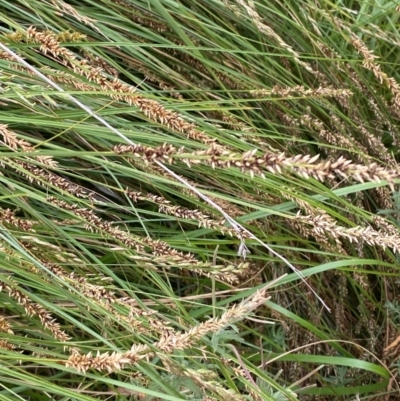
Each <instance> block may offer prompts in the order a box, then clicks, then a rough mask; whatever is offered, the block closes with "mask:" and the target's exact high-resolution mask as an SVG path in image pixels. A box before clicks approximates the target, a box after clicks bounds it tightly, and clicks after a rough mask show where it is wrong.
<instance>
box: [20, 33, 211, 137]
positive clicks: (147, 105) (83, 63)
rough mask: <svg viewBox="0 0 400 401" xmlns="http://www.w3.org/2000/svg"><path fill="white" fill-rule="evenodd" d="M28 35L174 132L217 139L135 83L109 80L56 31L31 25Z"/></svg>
mask: <svg viewBox="0 0 400 401" xmlns="http://www.w3.org/2000/svg"><path fill="white" fill-rule="evenodd" d="M27 37H28V38H29V39H31V40H34V41H36V42H38V43H40V51H41V52H42V53H43V54H47V53H50V54H52V55H53V56H54V57H57V58H59V59H60V62H61V63H62V64H64V65H66V66H67V67H70V68H71V69H72V70H73V71H74V72H75V73H76V74H79V75H82V76H84V77H86V78H87V79H88V80H89V81H91V82H95V83H96V84H97V85H99V86H100V87H101V89H102V90H104V91H106V92H111V94H110V95H109V96H110V97H111V98H112V99H115V100H118V101H124V102H126V103H128V104H130V105H134V106H136V107H138V108H139V109H140V110H141V111H142V112H143V113H144V115H145V116H146V117H147V118H149V119H151V120H153V121H157V122H159V123H160V124H162V125H165V126H167V127H168V128H169V129H171V130H173V131H175V132H180V133H184V134H186V135H188V136H189V137H190V138H192V139H195V140H199V141H201V142H204V143H206V144H209V143H213V142H215V140H214V139H213V138H211V137H209V136H208V135H206V134H204V133H203V132H201V131H199V130H198V129H197V128H196V126H195V124H194V123H192V122H188V121H186V120H185V119H184V118H182V117H181V116H180V115H179V114H178V113H177V112H175V111H171V110H168V109H166V108H165V107H164V106H163V105H162V104H161V103H159V102H158V101H157V100H155V99H152V98H149V97H145V96H144V95H143V94H139V93H138V92H137V90H136V88H135V87H133V86H131V85H128V84H126V83H124V82H122V81H121V80H119V79H118V78H114V79H113V80H109V79H108V77H107V76H106V74H104V72H103V69H102V68H101V67H97V68H93V67H91V66H90V64H89V62H88V61H87V60H78V58H77V57H76V55H75V54H74V53H73V52H71V51H70V50H68V49H66V48H64V47H62V46H61V45H60V43H59V42H58V40H57V38H56V35H54V34H53V33H51V32H38V31H37V30H36V29H35V28H33V27H30V28H28V30H27Z"/></svg>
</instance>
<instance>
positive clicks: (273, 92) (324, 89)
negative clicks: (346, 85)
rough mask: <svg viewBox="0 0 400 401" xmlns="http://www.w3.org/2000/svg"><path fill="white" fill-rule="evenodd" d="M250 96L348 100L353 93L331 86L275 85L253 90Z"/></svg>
mask: <svg viewBox="0 0 400 401" xmlns="http://www.w3.org/2000/svg"><path fill="white" fill-rule="evenodd" d="M250 94H251V95H253V96H256V97H281V98H284V99H286V98H291V97H294V98H298V97H300V98H319V97H334V98H342V97H344V98H348V97H350V96H351V95H352V94H353V93H352V92H351V90H349V89H341V88H339V89H337V88H334V87H333V86H319V87H318V88H309V89H307V88H305V87H304V86H302V85H297V86H289V87H282V86H279V85H275V86H274V87H273V88H272V89H254V90H251V91H250Z"/></svg>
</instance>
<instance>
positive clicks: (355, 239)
mask: <svg viewBox="0 0 400 401" xmlns="http://www.w3.org/2000/svg"><path fill="white" fill-rule="evenodd" d="M295 218H296V220H297V221H303V222H304V223H305V224H308V225H310V226H312V227H313V229H314V230H315V231H316V232H320V233H321V234H324V235H328V236H329V237H331V238H333V239H346V240H348V241H349V242H351V243H355V244H358V243H366V244H368V245H370V246H377V247H379V248H382V249H386V248H389V249H392V250H393V251H394V252H399V251H400V235H398V234H388V233H385V232H381V231H376V230H374V229H373V228H372V227H371V226H366V227H360V226H355V227H350V228H346V227H343V226H340V225H338V224H337V223H336V221H335V220H333V219H329V220H327V219H326V218H325V216H315V215H314V216H313V215H301V214H300V213H298V214H297V215H296V217H295Z"/></svg>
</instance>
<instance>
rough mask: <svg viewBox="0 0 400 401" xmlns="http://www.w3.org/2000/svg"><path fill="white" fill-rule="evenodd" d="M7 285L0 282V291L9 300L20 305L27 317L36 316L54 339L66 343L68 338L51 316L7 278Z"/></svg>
mask: <svg viewBox="0 0 400 401" xmlns="http://www.w3.org/2000/svg"><path fill="white" fill-rule="evenodd" d="M8 281H9V283H10V284H8V283H5V282H4V281H0V291H5V292H7V293H8V296H9V297H10V298H13V299H15V300H16V302H17V303H18V304H19V305H21V306H22V307H23V308H24V309H25V312H26V314H27V315H28V316H37V317H38V318H39V320H40V322H41V324H42V325H43V327H44V328H45V329H46V330H49V331H50V332H51V333H52V334H53V336H54V338H55V339H56V340H58V341H61V342H68V340H70V337H69V336H68V335H67V334H66V333H65V332H64V331H63V330H61V326H60V324H59V323H57V322H56V320H55V319H54V318H53V316H52V315H51V314H50V313H49V312H48V311H47V310H46V309H45V308H44V307H43V306H41V305H39V304H37V303H34V302H32V301H31V300H30V299H29V297H28V296H26V295H25V294H24V293H23V292H22V291H20V290H19V289H18V287H17V285H16V284H15V283H13V281H12V280H11V279H10V278H9V279H8Z"/></svg>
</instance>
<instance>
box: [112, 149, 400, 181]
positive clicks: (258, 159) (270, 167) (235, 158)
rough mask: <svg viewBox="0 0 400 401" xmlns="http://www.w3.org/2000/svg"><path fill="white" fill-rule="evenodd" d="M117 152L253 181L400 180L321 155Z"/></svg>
mask: <svg viewBox="0 0 400 401" xmlns="http://www.w3.org/2000/svg"><path fill="white" fill-rule="evenodd" d="M113 151H114V152H115V153H117V154H131V155H132V156H134V157H137V158H140V159H142V160H143V161H145V162H146V163H151V162H155V161H159V162H166V163H170V164H172V163H174V162H176V161H177V160H181V161H183V162H185V163H186V164H187V165H188V167H191V165H198V164H205V165H209V166H210V167H211V168H213V169H215V168H238V169H240V170H241V171H242V172H243V173H247V174H249V175H250V176H251V177H254V176H255V175H259V176H261V177H265V174H264V172H265V171H268V172H270V173H272V174H277V173H278V174H281V173H282V172H283V171H289V172H292V173H295V174H297V175H299V176H301V177H304V178H305V179H309V178H310V177H312V178H314V179H317V180H319V181H324V180H326V179H335V178H339V179H346V180H348V179H353V180H355V181H358V182H361V183H363V182H366V181H370V182H381V181H384V180H385V181H387V182H388V184H389V186H390V187H391V188H393V187H394V180H395V179H398V178H400V171H398V170H397V169H387V168H385V167H381V166H379V165H378V164H376V163H371V164H369V165H363V164H356V163H353V161H351V160H348V159H345V158H344V157H339V158H338V159H337V160H326V161H321V162H319V163H318V162H317V161H318V158H319V155H316V156H311V155H296V156H291V157H287V156H286V155H285V154H284V153H280V154H276V153H272V152H267V153H264V154H262V155H260V156H257V155H256V154H257V149H253V150H250V151H247V152H245V153H242V154H239V153H232V152H230V151H228V150H224V149H221V148H220V147H218V146H215V145H212V146H211V147H209V148H208V149H207V150H200V151H195V152H192V153H185V151H184V149H182V148H180V149H176V148H174V147H173V146H171V145H168V144H165V145H162V146H159V147H157V148H152V147H149V146H142V145H116V146H115V147H114V148H113Z"/></svg>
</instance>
